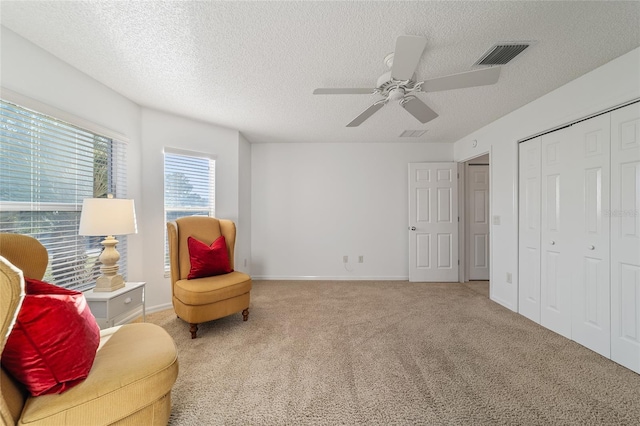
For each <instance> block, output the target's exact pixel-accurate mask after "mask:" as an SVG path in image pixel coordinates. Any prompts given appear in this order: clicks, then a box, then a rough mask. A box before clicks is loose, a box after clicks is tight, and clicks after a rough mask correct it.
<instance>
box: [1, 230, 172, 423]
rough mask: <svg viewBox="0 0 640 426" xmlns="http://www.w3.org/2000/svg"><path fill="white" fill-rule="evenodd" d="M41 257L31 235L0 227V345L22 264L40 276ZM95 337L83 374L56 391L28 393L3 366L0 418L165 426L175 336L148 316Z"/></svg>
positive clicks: (18, 291)
mask: <svg viewBox="0 0 640 426" xmlns="http://www.w3.org/2000/svg"><path fill="white" fill-rule="evenodd" d="M43 256H44V257H43ZM46 256H47V252H46V249H44V247H42V245H41V244H40V243H39V242H38V241H37V240H35V239H33V238H31V237H27V236H24V235H16V234H0V336H1V340H0V351H1V350H2V349H3V348H4V345H5V343H6V337H7V335H8V332H9V330H10V327H12V325H13V322H14V320H15V317H16V316H17V312H18V308H19V306H20V303H21V300H22V298H23V296H24V280H23V275H22V274H23V272H22V271H24V273H25V274H27V276H29V277H30V278H35V279H42V276H43V274H44V271H45V269H46V266H47V257H46ZM14 265H15V266H14ZM18 267H19V268H20V269H18ZM100 337H101V339H100V346H99V348H98V352H97V354H96V358H95V361H94V363H93V367H92V368H91V371H90V372H89V376H88V377H87V379H86V380H84V381H83V382H81V383H80V384H78V385H77V386H75V387H73V388H71V389H69V390H67V391H66V392H64V393H62V394H53V395H42V396H37V397H33V396H30V395H29V394H28V393H27V392H26V390H25V389H24V388H23V387H22V385H21V384H19V383H17V382H16V381H15V380H14V379H13V378H12V377H11V376H10V375H9V373H7V372H6V371H5V370H4V368H3V369H2V371H1V372H0V380H1V382H0V386H1V389H2V398H1V399H0V420H1V421H2V424H4V425H9V426H13V425H166V424H167V423H168V421H169V414H170V412H171V388H172V386H173V384H174V383H175V380H176V378H177V375H178V359H177V350H176V346H175V343H174V342H173V339H172V338H171V337H170V336H169V335H168V334H167V332H166V331H165V330H164V329H163V328H161V327H159V326H156V325H153V324H147V323H136V324H127V325H123V326H119V327H112V328H109V329H106V330H102V332H101V333H100Z"/></svg>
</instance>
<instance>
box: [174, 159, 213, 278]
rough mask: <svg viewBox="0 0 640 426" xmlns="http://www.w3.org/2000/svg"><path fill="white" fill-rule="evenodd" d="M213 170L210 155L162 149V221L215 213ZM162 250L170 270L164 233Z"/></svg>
mask: <svg viewBox="0 0 640 426" xmlns="http://www.w3.org/2000/svg"><path fill="white" fill-rule="evenodd" d="M215 174H216V162H215V159H214V158H212V157H211V156H208V155H206V154H197V153H188V154H185V153H184V152H183V151H180V152H179V153H178V151H176V152H170V151H168V150H166V149H165V154H164V212H165V222H172V221H174V220H176V219H177V218H179V217H182V216H195V215H202V216H215V187H216V185H215ZM165 232H166V230H165ZM164 253H165V256H164V260H165V262H164V266H165V271H169V250H168V246H167V240H166V236H165V251H164Z"/></svg>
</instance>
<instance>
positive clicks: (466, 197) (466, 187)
mask: <svg viewBox="0 0 640 426" xmlns="http://www.w3.org/2000/svg"><path fill="white" fill-rule="evenodd" d="M459 171H460V172H461V173H460V181H459V183H460V200H459V201H460V206H461V208H460V225H459V228H460V233H459V235H460V248H461V250H460V255H461V256H460V257H461V262H460V271H459V273H460V282H462V283H465V284H467V285H468V286H470V287H473V290H475V291H478V292H480V293H482V294H486V296H487V297H489V293H490V289H489V287H490V283H489V278H490V276H491V274H490V264H491V253H490V248H491V243H490V231H491V223H490V218H491V216H490V200H491V198H490V193H489V190H490V157H489V154H484V155H481V156H479V157H476V158H473V159H471V160H468V161H466V162H464V163H460V164H459Z"/></svg>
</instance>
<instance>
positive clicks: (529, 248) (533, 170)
mask: <svg viewBox="0 0 640 426" xmlns="http://www.w3.org/2000/svg"><path fill="white" fill-rule="evenodd" d="M540 140H541V138H539V137H538V138H535V139H531V140H529V141H526V142H522V143H521V144H520V146H519V162H520V164H519V167H520V172H519V194H520V195H519V200H518V212H519V213H518V227H519V232H518V234H519V238H518V252H519V255H518V312H519V313H520V314H522V315H524V316H525V317H527V318H529V319H530V320H532V321H535V322H537V323H538V324H539V323H540Z"/></svg>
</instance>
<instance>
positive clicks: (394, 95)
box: [387, 87, 405, 101]
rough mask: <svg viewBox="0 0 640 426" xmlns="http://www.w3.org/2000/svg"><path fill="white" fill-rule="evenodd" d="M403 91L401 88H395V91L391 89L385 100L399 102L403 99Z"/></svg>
mask: <svg viewBox="0 0 640 426" xmlns="http://www.w3.org/2000/svg"><path fill="white" fill-rule="evenodd" d="M404 93H405V92H404V89H403V88H402V87H397V88H395V89H391V91H390V92H389V97H388V98H387V99H388V100H389V101H399V100H401V99H403V98H404Z"/></svg>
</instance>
